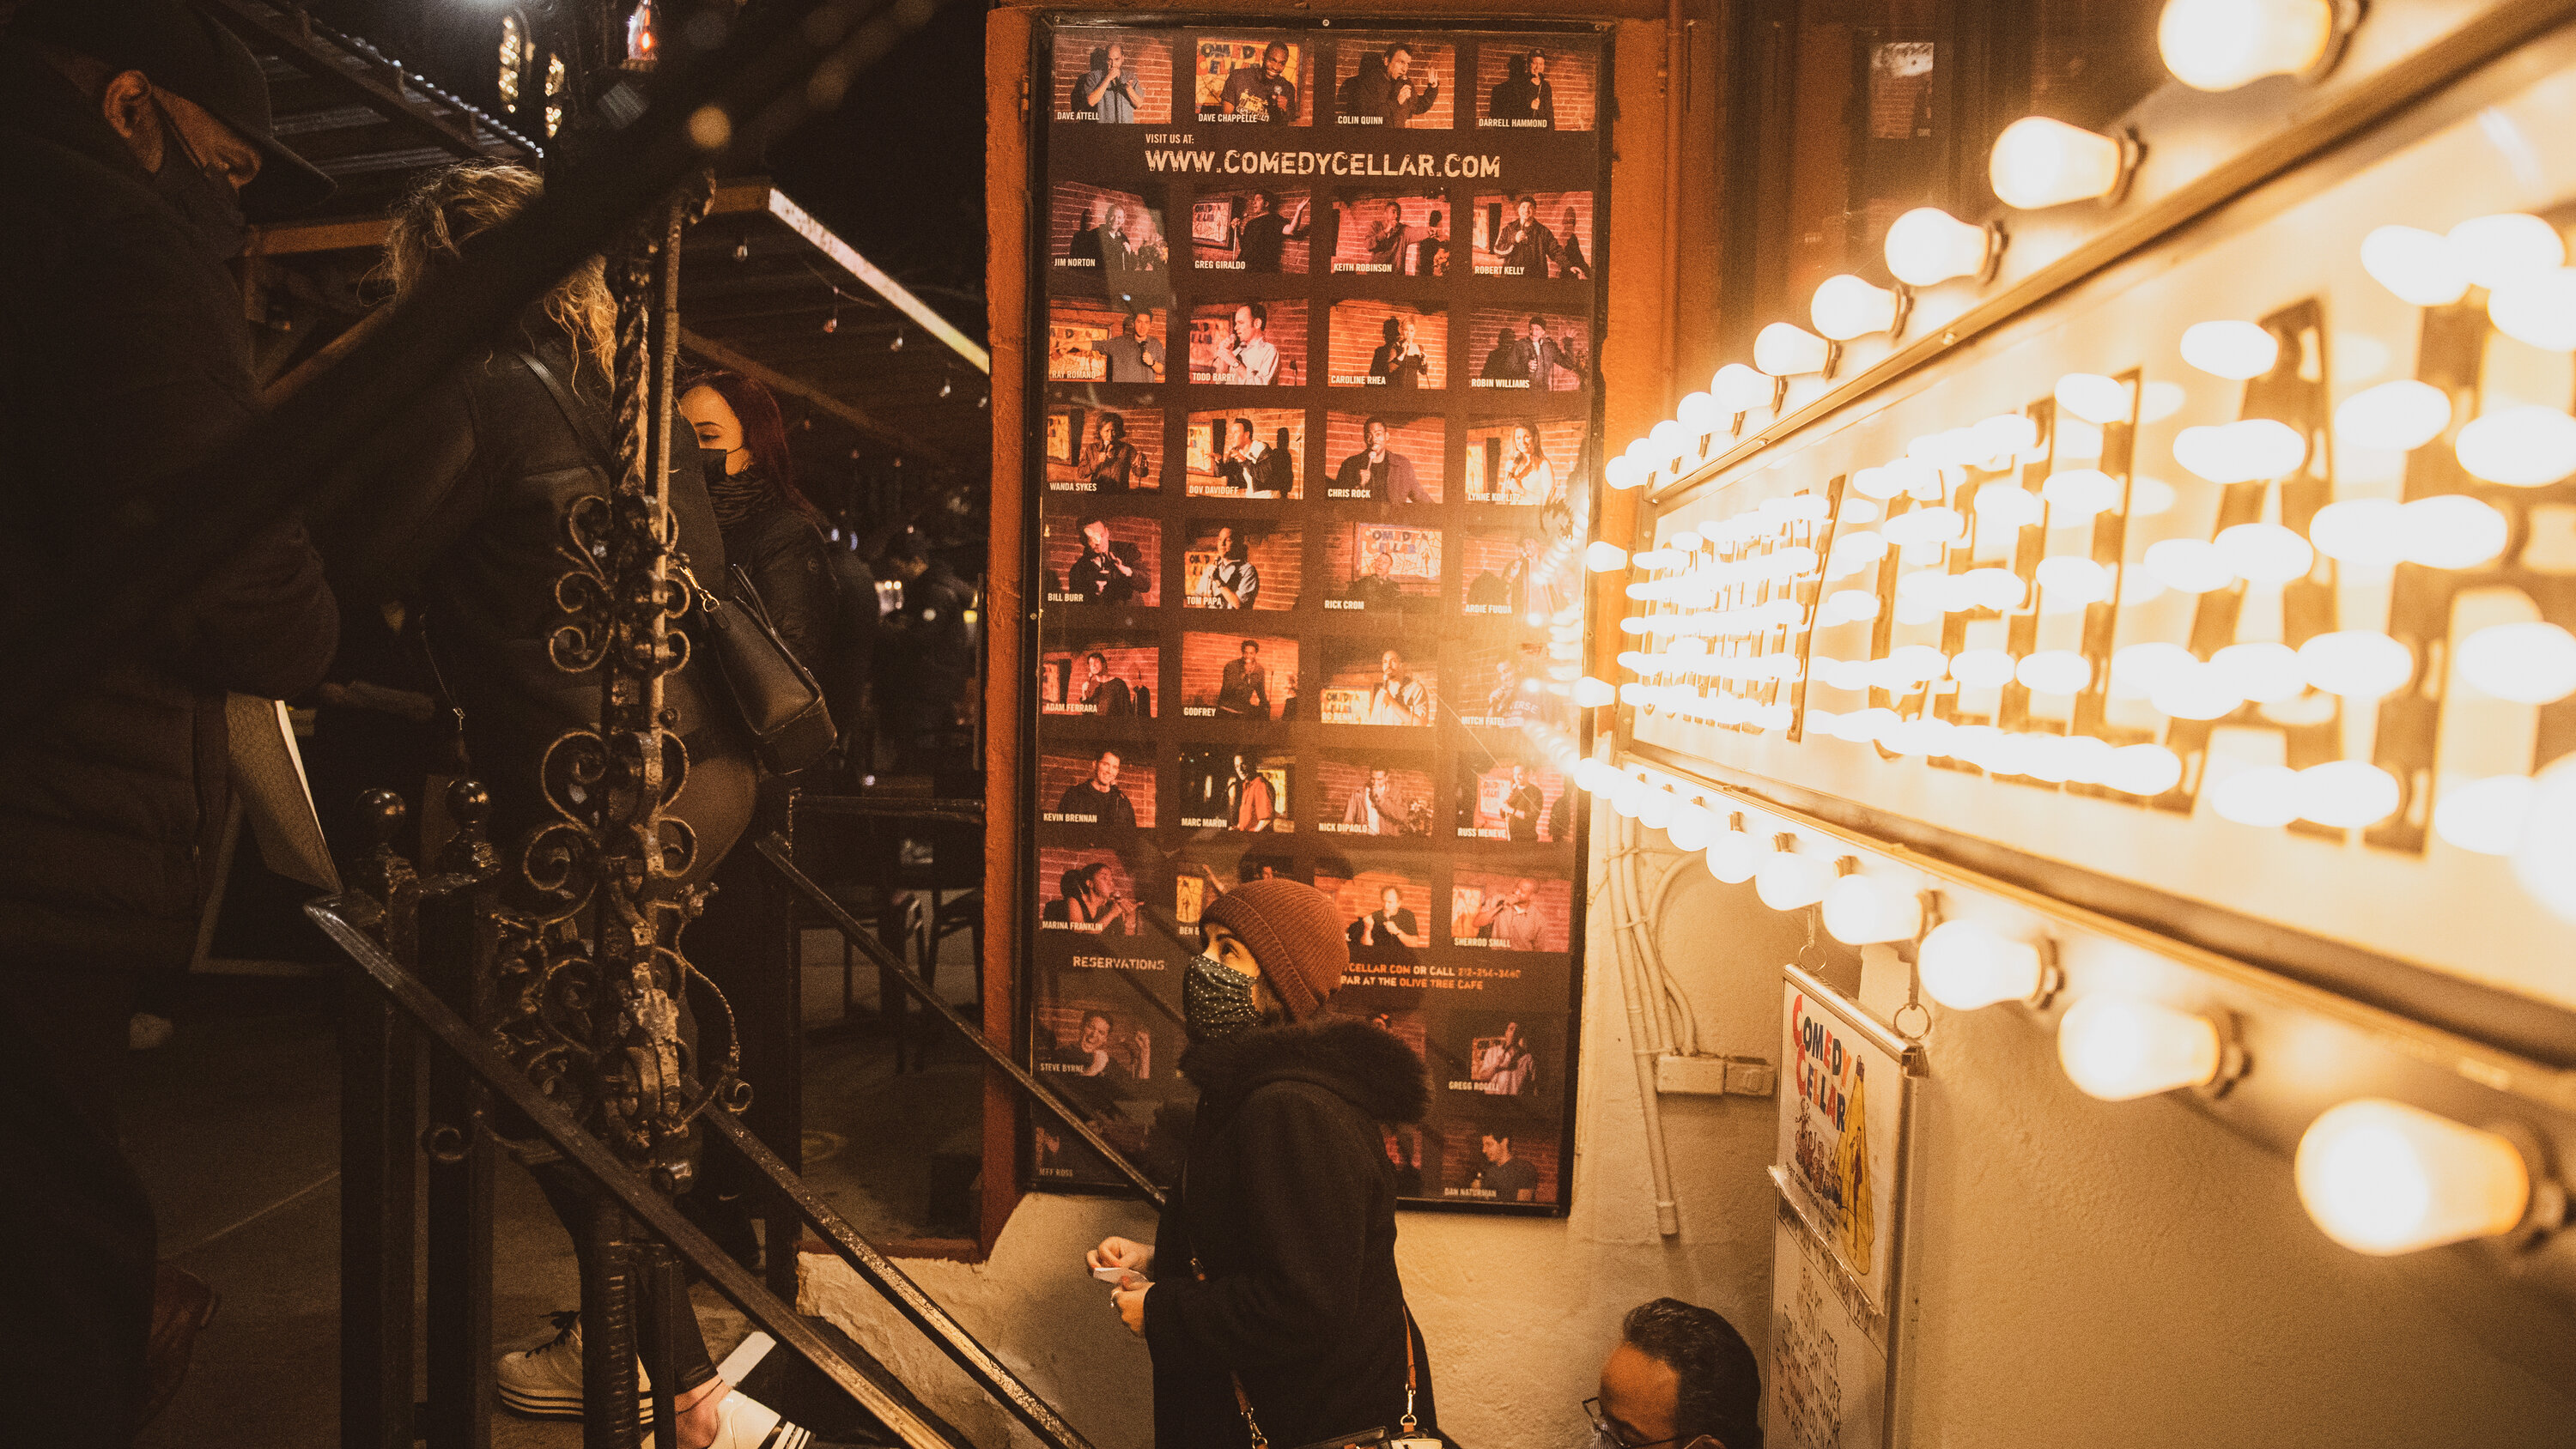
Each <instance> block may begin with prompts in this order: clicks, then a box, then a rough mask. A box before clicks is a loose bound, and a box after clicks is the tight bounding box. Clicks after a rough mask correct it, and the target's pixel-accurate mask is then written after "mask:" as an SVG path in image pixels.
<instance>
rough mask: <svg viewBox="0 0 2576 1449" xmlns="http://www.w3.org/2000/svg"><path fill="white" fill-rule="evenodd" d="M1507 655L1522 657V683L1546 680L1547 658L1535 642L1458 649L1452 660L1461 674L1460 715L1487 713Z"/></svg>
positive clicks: (1498, 642)
mask: <svg viewBox="0 0 2576 1449" xmlns="http://www.w3.org/2000/svg"><path fill="white" fill-rule="evenodd" d="M1507 654H1517V655H1519V656H1520V672H1521V677H1522V678H1523V679H1545V678H1546V677H1547V654H1546V652H1545V650H1544V649H1543V648H1542V646H1540V645H1539V644H1537V643H1535V642H1532V641H1528V640H1514V639H1486V640H1483V641H1481V642H1478V643H1474V644H1462V645H1458V646H1455V648H1454V650H1453V652H1452V653H1451V654H1450V656H1449V657H1450V659H1451V661H1452V662H1454V663H1455V664H1456V665H1457V667H1458V672H1459V678H1458V680H1457V686H1458V698H1457V700H1456V704H1457V706H1458V712H1459V713H1460V714H1482V713H1484V712H1485V705H1486V702H1487V700H1488V698H1489V697H1490V696H1491V695H1492V694H1493V691H1494V684H1495V682H1496V680H1497V679H1498V678H1499V677H1500V673H1499V668H1498V666H1500V665H1501V664H1502V662H1503V656H1504V655H1507Z"/></svg>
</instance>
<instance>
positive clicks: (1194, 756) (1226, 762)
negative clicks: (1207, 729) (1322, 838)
mask: <svg viewBox="0 0 2576 1449" xmlns="http://www.w3.org/2000/svg"><path fill="white" fill-rule="evenodd" d="M1296 782H1297V757H1296V755H1295V754H1293V753H1291V752H1288V751H1284V750H1264V749H1262V748H1261V747H1259V746H1257V745H1217V746H1213V747H1209V748H1201V749H1186V750H1182V751H1181V752H1180V758H1179V760H1178V762H1177V767H1176V768H1175V770H1174V773H1173V779H1172V787H1173V789H1174V791H1175V792H1176V793H1177V795H1178V796H1179V799H1180V815H1181V826H1182V828H1183V829H1186V830H1231V831H1235V832H1237V833H1240V834H1244V835H1287V834H1291V833H1293V832H1294V831H1295V830H1296V829H1297V822H1296V821H1295V820H1294V819H1293V818H1292V817H1291V815H1290V813H1289V808H1290V807H1289V802H1290V801H1291V800H1292V799H1293V798H1294V791H1295V786H1296Z"/></svg>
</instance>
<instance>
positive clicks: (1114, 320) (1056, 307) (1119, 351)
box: [1047, 297, 1165, 383]
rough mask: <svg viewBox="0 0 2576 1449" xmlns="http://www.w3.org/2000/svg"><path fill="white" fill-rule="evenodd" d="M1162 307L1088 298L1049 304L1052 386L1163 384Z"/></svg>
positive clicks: (1059, 298) (1048, 339)
mask: <svg viewBox="0 0 2576 1449" xmlns="http://www.w3.org/2000/svg"><path fill="white" fill-rule="evenodd" d="M1164 319H1165V313H1164V311H1163V309H1161V308H1159V307H1150V306H1128V305H1125V304H1120V303H1112V302H1109V301H1106V300H1099V299H1094V298H1089V297H1055V298H1051V299H1049V300H1048V302H1047V381H1049V382H1101V383H1157V382H1161V381H1162V380H1163V325H1164Z"/></svg>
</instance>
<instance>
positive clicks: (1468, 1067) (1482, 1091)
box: [1430, 1011, 1565, 1104]
mask: <svg viewBox="0 0 2576 1449" xmlns="http://www.w3.org/2000/svg"><path fill="white" fill-rule="evenodd" d="M1562 1020H1563V1018H1562V1017H1558V1018H1555V1019H1549V1018H1547V1017H1544V1016H1540V1015H1516V1014H1512V1013H1508V1012H1499V1011H1460V1012H1453V1013H1450V1014H1449V1015H1448V1016H1447V1017H1446V1018H1444V1019H1443V1020H1442V1022H1441V1029H1440V1038H1441V1039H1440V1042H1439V1044H1438V1046H1437V1047H1435V1048H1434V1052H1435V1055H1433V1056H1432V1057H1431V1058H1430V1061H1431V1064H1432V1072H1433V1080H1435V1081H1436V1082H1438V1084H1439V1085H1440V1086H1441V1088H1442V1089H1444V1090H1446V1091H1451V1092H1474V1093H1477V1094H1479V1095H1481V1096H1487V1097H1518V1098H1521V1099H1523V1100H1525V1101H1528V1102H1531V1103H1533V1104H1535V1103H1536V1102H1537V1101H1538V1099H1539V1096H1540V1094H1541V1093H1543V1092H1554V1091H1555V1090H1556V1089H1557V1088H1558V1087H1560V1086H1562V1085H1564V1084H1563V1083H1562V1082H1561V1081H1559V1080H1558V1079H1557V1076H1556V1074H1557V1072H1559V1071H1560V1070H1562V1069H1563V1067H1564V1065H1565V1060H1564V1053H1563V1051H1562V1049H1561V1047H1560V1046H1559V1041H1558V1039H1559V1036H1560V1034H1561V1032H1562V1026H1561V1023H1562Z"/></svg>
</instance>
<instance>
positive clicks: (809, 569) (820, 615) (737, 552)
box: [698, 505, 840, 679]
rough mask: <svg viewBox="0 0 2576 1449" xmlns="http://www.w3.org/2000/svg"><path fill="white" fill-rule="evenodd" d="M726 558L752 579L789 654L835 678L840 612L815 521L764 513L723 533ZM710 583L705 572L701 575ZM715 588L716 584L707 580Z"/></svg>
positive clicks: (779, 511) (789, 513)
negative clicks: (835, 642)
mask: <svg viewBox="0 0 2576 1449" xmlns="http://www.w3.org/2000/svg"><path fill="white" fill-rule="evenodd" d="M724 548H725V556H726V557H727V558H730V559H731V560H732V561H733V562H735V563H737V564H740V565H741V566H742V571H743V572H744V573H746V574H748V575H750V576H751V586H752V587H753V588H755V589H757V590H759V591H760V603H761V607H762V608H764V609H767V610H768V611H769V622H770V625H771V626H772V627H773V628H775V629H777V630H778V637H780V638H781V639H784V640H786V641H787V648H788V652H790V653H792V654H794V655H795V656H796V658H797V661H798V662H799V663H801V664H803V665H804V666H805V667H806V668H808V669H810V670H813V671H814V674H815V677H816V678H818V679H819V678H825V677H828V675H829V674H830V672H831V665H832V647H833V635H834V633H835V631H834V629H833V624H834V622H835V617H836V615H837V614H838V613H839V610H840V596H839V592H838V590H837V589H836V587H835V586H834V583H833V579H832V564H831V557H830V546H829V545H827V544H825V543H824V542H823V535H822V533H821V531H820V530H818V529H816V528H815V527H814V520H812V519H810V518H807V517H806V516H805V515H804V514H803V513H801V512H799V511H797V510H796V509H794V508H792V507H788V506H785V505H781V506H779V507H775V508H764V509H762V510H760V511H759V512H758V513H755V514H753V515H752V516H751V517H749V518H746V519H744V520H743V521H742V522H740V523H737V524H735V525H734V526H733V527H731V528H728V529H725V530H724ZM698 577H699V578H701V579H706V574H705V573H704V572H703V571H701V572H700V573H699V575H698ZM707 582H709V583H713V582H714V580H712V579H708V580H707Z"/></svg>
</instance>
